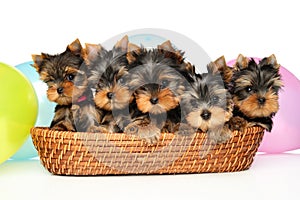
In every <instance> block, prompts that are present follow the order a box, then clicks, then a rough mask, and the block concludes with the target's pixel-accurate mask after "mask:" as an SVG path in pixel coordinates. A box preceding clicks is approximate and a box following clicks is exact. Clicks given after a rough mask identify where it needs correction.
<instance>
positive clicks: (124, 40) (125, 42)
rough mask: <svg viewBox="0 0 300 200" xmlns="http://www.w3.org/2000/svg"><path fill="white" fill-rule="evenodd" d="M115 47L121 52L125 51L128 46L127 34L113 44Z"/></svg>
mask: <svg viewBox="0 0 300 200" xmlns="http://www.w3.org/2000/svg"><path fill="white" fill-rule="evenodd" d="M114 48H115V49H120V50H121V51H122V52H127V48H128V35H125V36H124V37H123V38H122V39H121V40H119V41H118V42H117V43H116V44H115V46H114Z"/></svg>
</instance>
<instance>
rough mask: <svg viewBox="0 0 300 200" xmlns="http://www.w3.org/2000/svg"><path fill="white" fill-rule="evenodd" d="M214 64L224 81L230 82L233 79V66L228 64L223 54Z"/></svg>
mask: <svg viewBox="0 0 300 200" xmlns="http://www.w3.org/2000/svg"><path fill="white" fill-rule="evenodd" d="M214 64H215V65H216V67H217V69H218V71H219V72H221V75H222V78H223V80H224V82H226V83H229V82H230V81H231V78H232V76H233V73H232V70H231V68H230V67H229V66H227V64H226V60H225V57H224V56H221V57H220V58H218V59H217V60H215V61H214Z"/></svg>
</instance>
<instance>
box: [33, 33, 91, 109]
mask: <svg viewBox="0 0 300 200" xmlns="http://www.w3.org/2000/svg"><path fill="white" fill-rule="evenodd" d="M81 50H82V47H81V44H80V42H79V40H78V39H77V40H75V41H74V42H73V43H71V44H70V45H68V47H67V49H66V51H65V52H63V53H61V54H57V55H49V54H44V53H42V54H41V55H32V58H33V61H34V64H33V67H35V68H36V70H37V72H38V73H39V75H40V79H41V80H42V81H44V82H45V83H47V85H48V90H47V97H48V99H49V100H50V101H53V102H56V103H58V104H59V105H68V104H71V103H72V100H73V99H76V98H78V97H79V96H80V95H81V94H82V93H83V92H84V90H85V89H86V87H87V77H86V75H85V72H83V71H81V70H80V66H81V64H82V62H83V59H82V57H81ZM75 77H76V78H77V79H78V80H80V81H81V84H80V85H75V84H74V79H75Z"/></svg>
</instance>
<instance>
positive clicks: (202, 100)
mask: <svg viewBox="0 0 300 200" xmlns="http://www.w3.org/2000/svg"><path fill="white" fill-rule="evenodd" d="M183 104H184V105H185V106H184V108H185V109H184V113H185V115H186V120H187V122H188V123H189V124H190V125H191V126H192V127H194V128H198V129H201V130H202V131H204V132H206V131H207V130H209V129H214V128H220V127H222V126H223V125H224V123H225V122H226V121H228V120H229V119H230V117H231V116H232V107H233V106H232V102H231V98H230V94H229V92H228V90H227V89H225V87H224V83H223V80H222V78H221V77H220V76H218V75H213V74H210V73H205V74H201V75H195V82H194V83H193V88H192V90H190V91H189V92H188V93H186V95H185V98H184V102H183Z"/></svg>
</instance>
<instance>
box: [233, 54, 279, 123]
mask: <svg viewBox="0 0 300 200" xmlns="http://www.w3.org/2000/svg"><path fill="white" fill-rule="evenodd" d="M235 68H236V71H235V74H234V78H233V85H234V91H233V101H234V103H235V105H236V106H237V107H238V109H239V110H240V111H241V112H243V113H244V114H245V115H246V116H248V117H250V118H255V117H269V116H272V115H274V114H275V113H276V112H277V111H278V109H279V104H278V91H279V89H280V88H281V87H282V81H281V76H280V74H279V65H278V64H277V61H276V58H275V56H274V55H271V56H270V57H268V58H264V59H262V60H261V61H260V62H259V64H257V63H256V62H255V61H254V60H253V59H250V60H249V59H247V58H245V57H244V56H242V55H239V57H238V59H237V63H236V64H235Z"/></svg>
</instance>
